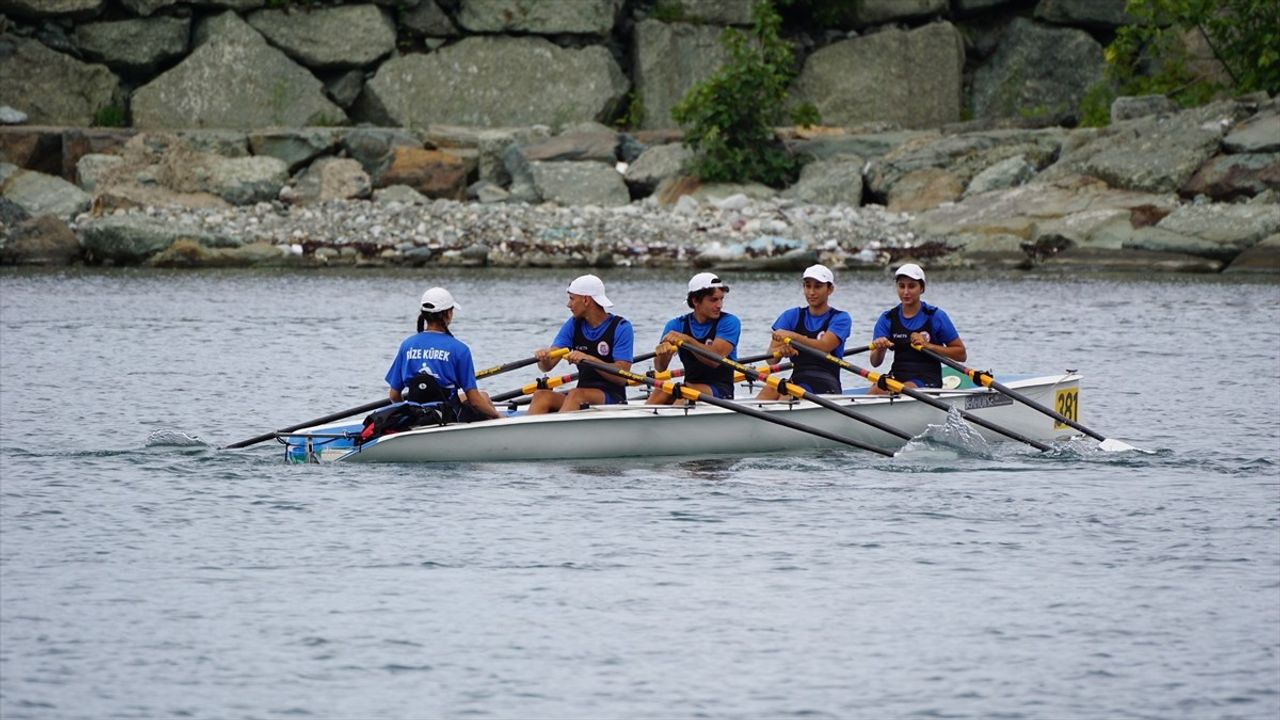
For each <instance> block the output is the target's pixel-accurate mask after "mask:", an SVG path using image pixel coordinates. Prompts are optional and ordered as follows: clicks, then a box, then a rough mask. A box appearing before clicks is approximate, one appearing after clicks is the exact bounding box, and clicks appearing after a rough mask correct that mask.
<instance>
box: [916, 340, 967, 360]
mask: <svg viewBox="0 0 1280 720" xmlns="http://www.w3.org/2000/svg"><path fill="white" fill-rule="evenodd" d="M924 347H925V349H926V350H932V351H934V352H936V353H938V354H939V355H945V356H946V357H949V358H951V359H952V360H955V361H956V362H964V361H965V360H967V359H968V358H969V351H968V350H966V349H965V347H964V340H961V339H960V338H956V339H955V340H952V341H951V342H949V343H947V344H946V345H937V344H935V343H925V345H924Z"/></svg>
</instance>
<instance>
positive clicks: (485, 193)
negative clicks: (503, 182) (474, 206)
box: [467, 180, 511, 205]
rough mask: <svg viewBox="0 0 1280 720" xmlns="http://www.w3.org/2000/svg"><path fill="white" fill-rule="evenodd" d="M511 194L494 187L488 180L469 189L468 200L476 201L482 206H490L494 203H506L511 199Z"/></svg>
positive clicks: (472, 185) (474, 184)
mask: <svg viewBox="0 0 1280 720" xmlns="http://www.w3.org/2000/svg"><path fill="white" fill-rule="evenodd" d="M510 197H511V193H509V192H507V191H506V190H503V189H502V188H500V187H498V186H497V185H494V184H493V183H491V182H489V181H488V180H479V181H477V182H475V183H472V184H471V186H470V187H468V188H467V198H468V199H470V200H475V201H476V202H479V203H481V204H485V205H490V204H493V203H501V202H506V201H507V200H508V199H510Z"/></svg>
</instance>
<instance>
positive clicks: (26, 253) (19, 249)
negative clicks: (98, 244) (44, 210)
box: [0, 215, 81, 265]
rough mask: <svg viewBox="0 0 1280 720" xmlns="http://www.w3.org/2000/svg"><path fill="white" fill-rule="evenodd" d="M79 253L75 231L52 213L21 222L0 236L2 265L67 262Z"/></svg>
mask: <svg viewBox="0 0 1280 720" xmlns="http://www.w3.org/2000/svg"><path fill="white" fill-rule="evenodd" d="M80 254H81V249H80V241H79V240H77V239H76V234H75V233H73V232H71V228H69V227H67V224H66V223H65V222H63V221H62V220H60V219H59V218H56V217H54V216H53V215H41V216H39V217H35V218H32V219H30V220H27V221H25V222H22V223H21V224H19V225H17V226H15V227H14V228H13V229H12V230H10V231H9V233H8V234H7V236H4V237H0V263H2V264H5V265H69V264H71V263H72V262H74V261H76V260H78V259H79V258H80Z"/></svg>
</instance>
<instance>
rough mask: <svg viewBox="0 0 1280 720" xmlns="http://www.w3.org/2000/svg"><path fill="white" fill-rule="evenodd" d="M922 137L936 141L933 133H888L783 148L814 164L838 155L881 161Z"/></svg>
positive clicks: (825, 138)
mask: <svg viewBox="0 0 1280 720" xmlns="http://www.w3.org/2000/svg"><path fill="white" fill-rule="evenodd" d="M923 137H933V138H937V137H939V135H938V134H937V133H936V132H930V131H922V130H892V131H886V132H874V133H856V134H850V135H819V136H817V137H813V138H804V139H797V140H791V141H788V142H787V148H788V149H790V150H791V152H792V153H795V154H796V155H809V156H811V157H813V158H814V159H815V160H830V159H831V158H834V157H836V156H839V155H857V156H858V157H861V158H865V159H867V160H875V159H876V158H880V157H883V156H884V155H886V154H888V153H889V152H890V151H892V150H894V149H895V148H898V147H901V146H902V145H903V144H905V143H907V142H908V141H912V140H919V139H920V138H923Z"/></svg>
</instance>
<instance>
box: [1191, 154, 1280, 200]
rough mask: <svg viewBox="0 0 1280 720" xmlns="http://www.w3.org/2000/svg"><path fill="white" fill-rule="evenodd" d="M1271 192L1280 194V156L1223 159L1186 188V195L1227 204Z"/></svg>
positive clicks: (1208, 165)
mask: <svg viewBox="0 0 1280 720" xmlns="http://www.w3.org/2000/svg"><path fill="white" fill-rule="evenodd" d="M1267 190H1272V191H1274V192H1277V193H1280V153H1244V154H1240V155H1219V156H1217V157H1215V158H1213V159H1211V160H1210V161H1209V162H1207V163H1205V164H1204V165H1202V166H1201V167H1200V169H1199V170H1197V171H1196V174H1195V175H1192V176H1191V179H1190V180H1188V181H1187V184H1186V185H1183V186H1182V194H1183V195H1187V196H1195V195H1206V196H1208V197H1211V198H1213V199H1214V200H1225V201H1230V200H1237V199H1241V198H1251V197H1255V196H1257V195H1259V194H1261V193H1263V192H1265V191H1267Z"/></svg>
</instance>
